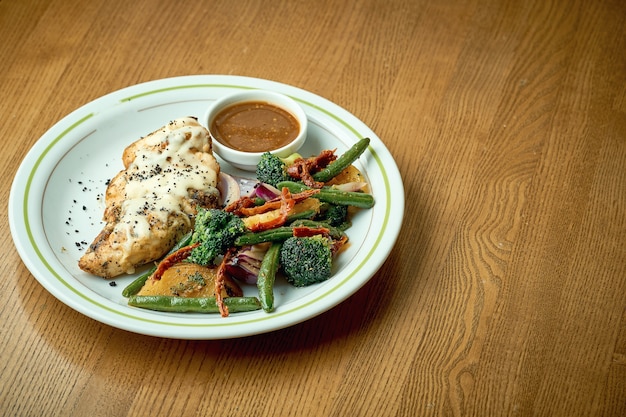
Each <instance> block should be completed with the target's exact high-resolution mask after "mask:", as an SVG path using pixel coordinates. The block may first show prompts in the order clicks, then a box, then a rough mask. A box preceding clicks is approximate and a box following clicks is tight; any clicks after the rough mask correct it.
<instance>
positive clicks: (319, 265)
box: [280, 235, 333, 287]
mask: <svg viewBox="0 0 626 417" xmlns="http://www.w3.org/2000/svg"><path fill="white" fill-rule="evenodd" d="M332 259H333V253H332V245H331V241H330V239H329V238H327V237H324V236H321V235H317V236H312V237H291V238H289V239H287V240H286V241H284V242H283V244H282V247H281V250H280V264H281V267H282V269H283V272H284V273H285V278H286V279H287V281H288V282H290V283H291V284H293V285H294V286H296V287H305V286H308V285H312V284H317V283H318V282H322V281H326V280H327V279H328V278H330V275H331V267H332Z"/></svg>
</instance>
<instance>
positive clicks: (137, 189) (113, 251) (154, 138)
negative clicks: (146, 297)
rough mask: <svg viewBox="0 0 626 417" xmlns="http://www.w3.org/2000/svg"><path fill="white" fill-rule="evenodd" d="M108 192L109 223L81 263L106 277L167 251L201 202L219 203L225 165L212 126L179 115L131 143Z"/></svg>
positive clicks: (127, 271)
mask: <svg viewBox="0 0 626 417" xmlns="http://www.w3.org/2000/svg"><path fill="white" fill-rule="evenodd" d="M122 161H123V163H124V168H125V169H124V170H122V171H120V172H119V173H118V174H117V175H116V176H115V177H114V178H113V179H112V180H111V182H110V183H109V185H108V186H107V190H106V193H105V203H106V207H105V210H104V214H103V220H104V222H105V223H106V224H105V226H104V228H103V229H102V231H101V232H100V233H99V234H98V236H97V237H96V238H95V239H94V241H93V243H92V244H91V245H90V246H89V248H88V249H87V251H86V252H85V254H84V255H83V256H82V257H81V258H80V260H79V262H78V266H79V267H80V268H81V269H82V270H83V271H85V272H88V273H91V274H94V275H98V276H101V277H105V278H112V277H116V276H119V275H122V274H130V273H133V272H134V271H135V269H136V268H137V267H138V266H140V265H144V264H146V263H148V262H151V261H154V260H157V259H159V258H161V257H163V256H164V255H165V254H166V253H167V251H168V250H169V249H170V248H171V247H172V246H173V245H174V244H175V243H176V242H177V241H178V240H180V239H181V238H182V236H183V235H184V234H185V233H187V232H188V231H190V230H191V229H192V228H193V222H194V216H195V214H196V213H197V208H198V206H201V207H205V208H210V207H217V206H218V205H219V200H220V194H219V190H218V189H217V181H218V177H219V172H220V167H219V164H218V162H217V161H216V159H215V157H214V156H213V153H212V143H211V137H210V136H209V132H208V131H207V129H206V128H204V127H203V126H202V125H200V123H198V121H197V120H196V119H195V118H193V117H186V118H181V119H176V120H174V121H172V122H170V123H168V124H167V125H166V126H163V127H162V128H161V129H159V130H157V131H155V132H153V133H151V134H149V135H148V136H146V137H144V138H141V139H139V140H137V141H136V142H134V143H132V144H131V145H129V146H128V147H127V148H126V149H125V150H124V153H123V155H122Z"/></svg>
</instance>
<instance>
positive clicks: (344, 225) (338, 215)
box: [319, 204, 351, 230]
mask: <svg viewBox="0 0 626 417" xmlns="http://www.w3.org/2000/svg"><path fill="white" fill-rule="evenodd" d="M319 220H321V221H323V222H325V223H328V224H329V225H331V226H333V227H336V228H338V229H340V230H346V229H348V228H349V227H350V226H351V223H350V219H349V218H348V206H344V205H338V204H326V205H325V206H324V210H323V211H321V212H320V215H319Z"/></svg>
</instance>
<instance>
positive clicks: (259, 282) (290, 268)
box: [123, 138, 374, 317]
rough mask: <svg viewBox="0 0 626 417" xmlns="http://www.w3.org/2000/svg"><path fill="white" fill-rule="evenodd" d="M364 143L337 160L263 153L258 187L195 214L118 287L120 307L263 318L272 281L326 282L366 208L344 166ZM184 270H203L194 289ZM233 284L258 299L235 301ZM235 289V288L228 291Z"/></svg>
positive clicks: (327, 155)
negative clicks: (175, 239) (148, 264)
mask: <svg viewBox="0 0 626 417" xmlns="http://www.w3.org/2000/svg"><path fill="white" fill-rule="evenodd" d="M368 146H369V139H367V138H365V139H362V140H360V141H359V142H357V143H356V144H355V145H354V146H352V147H351V148H350V149H349V150H348V151H347V152H346V153H344V154H343V155H341V156H340V157H338V158H337V157H336V156H335V154H334V152H335V151H333V150H324V151H322V152H321V153H320V154H319V155H317V156H312V157H310V158H302V157H301V156H300V155H299V154H293V155H292V156H291V157H289V158H286V159H283V158H279V157H277V156H275V155H273V154H271V153H269V152H266V153H265V154H263V156H262V158H261V162H259V164H258V166H257V177H258V178H257V180H258V186H255V187H254V188H253V190H252V191H251V192H249V193H248V194H247V195H242V196H240V197H239V198H238V199H236V200H235V201H232V202H230V203H229V204H228V206H226V207H225V208H224V210H217V209H198V212H197V215H196V216H195V219H194V221H195V226H194V230H193V232H192V234H191V236H187V237H186V238H185V239H183V241H182V242H180V243H179V244H178V245H177V246H176V247H175V248H173V249H172V250H171V251H170V253H169V254H168V255H167V256H166V257H165V258H164V259H163V260H162V261H161V262H160V263H159V264H158V265H157V266H156V267H155V268H153V269H151V270H150V271H148V272H147V273H146V274H145V275H142V276H141V277H139V278H137V279H136V280H135V281H133V282H132V283H131V284H130V285H129V286H128V287H127V288H125V289H124V292H123V295H124V296H126V297H129V300H128V303H129V304H130V305H132V306H136V307H141V308H146V309H152V310H159V311H172V312H203V313H220V314H221V315H222V316H223V317H226V316H228V315H229V313H230V312H239V311H251V310H259V309H263V310H264V311H265V312H267V313H270V312H272V311H274V310H275V308H276V307H277V306H276V305H275V300H274V295H275V294H274V285H275V282H276V280H277V279H283V280H286V281H287V283H289V284H291V285H293V286H294V287H304V286H308V285H313V284H317V283H321V282H323V281H326V280H327V279H329V278H330V277H331V276H332V266H333V258H334V257H335V256H337V254H338V253H339V252H340V250H341V248H343V247H344V245H346V242H347V241H348V236H347V234H346V233H345V230H346V229H348V228H349V227H350V226H351V219H350V216H351V214H352V213H353V212H354V210H356V209H367V208H371V207H372V206H373V205H374V198H373V196H372V195H371V194H369V193H367V192H366V191H367V190H368V187H367V183H366V182H365V181H364V180H363V179H362V175H361V172H360V171H359V170H358V169H357V168H356V167H355V166H354V165H352V163H353V162H354V161H355V160H356V159H357V158H358V157H359V156H360V155H362V154H363V152H364V151H365V149H367V147H368ZM190 263H191V265H190ZM187 266H194V267H198V268H204V269H207V268H208V269H207V271H205V272H206V274H205V275H203V276H200V275H198V279H199V278H202V281H203V282H202V285H200V284H199V283H198V282H196V280H194V278H196V275H193V274H191V278H190V272H189V271H188V270H187V268H186V267H187ZM162 274H165V275H162ZM160 276H162V277H163V279H162V280H158V279H159V277H160ZM204 277H208V278H206V279H204ZM181 280H183V281H181ZM164 281H167V282H166V283H164ZM211 281H212V283H213V285H212V286H210V282H211ZM237 282H241V283H244V284H248V285H256V289H257V294H258V297H243V296H242V294H244V293H245V292H244V290H243V289H242V288H239V285H238V284H237ZM160 284H163V285H160ZM165 284H167V285H165ZM148 285H150V286H148ZM161 286H167V287H168V288H170V289H169V290H168V291H169V293H167V294H165V291H164V290H163V289H162V288H161ZM200 287H202V288H200ZM235 287H236V288H237V291H234V290H230V291H229V290H228V288H231V289H232V288H235ZM171 288H174V289H176V291H174V292H173V291H172V290H171ZM207 288H209V291H210V292H206V291H207ZM148 294H151V295H148ZM154 294H156V295H154ZM172 294H173V295H172ZM210 295H213V296H210Z"/></svg>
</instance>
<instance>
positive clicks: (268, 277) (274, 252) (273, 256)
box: [257, 243, 281, 313]
mask: <svg viewBox="0 0 626 417" xmlns="http://www.w3.org/2000/svg"><path fill="white" fill-rule="evenodd" d="M280 248H281V244H280V243H273V244H272V246H270V248H269V249H268V250H267V253H266V254H265V257H264V258H263V263H262V264H261V269H260V271H259V277H258V279H257V289H258V290H259V300H260V301H261V306H262V307H263V310H265V312H267V313H269V312H271V311H273V310H274V280H275V279H276V272H278V266H279V264H278V262H279V257H280Z"/></svg>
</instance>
